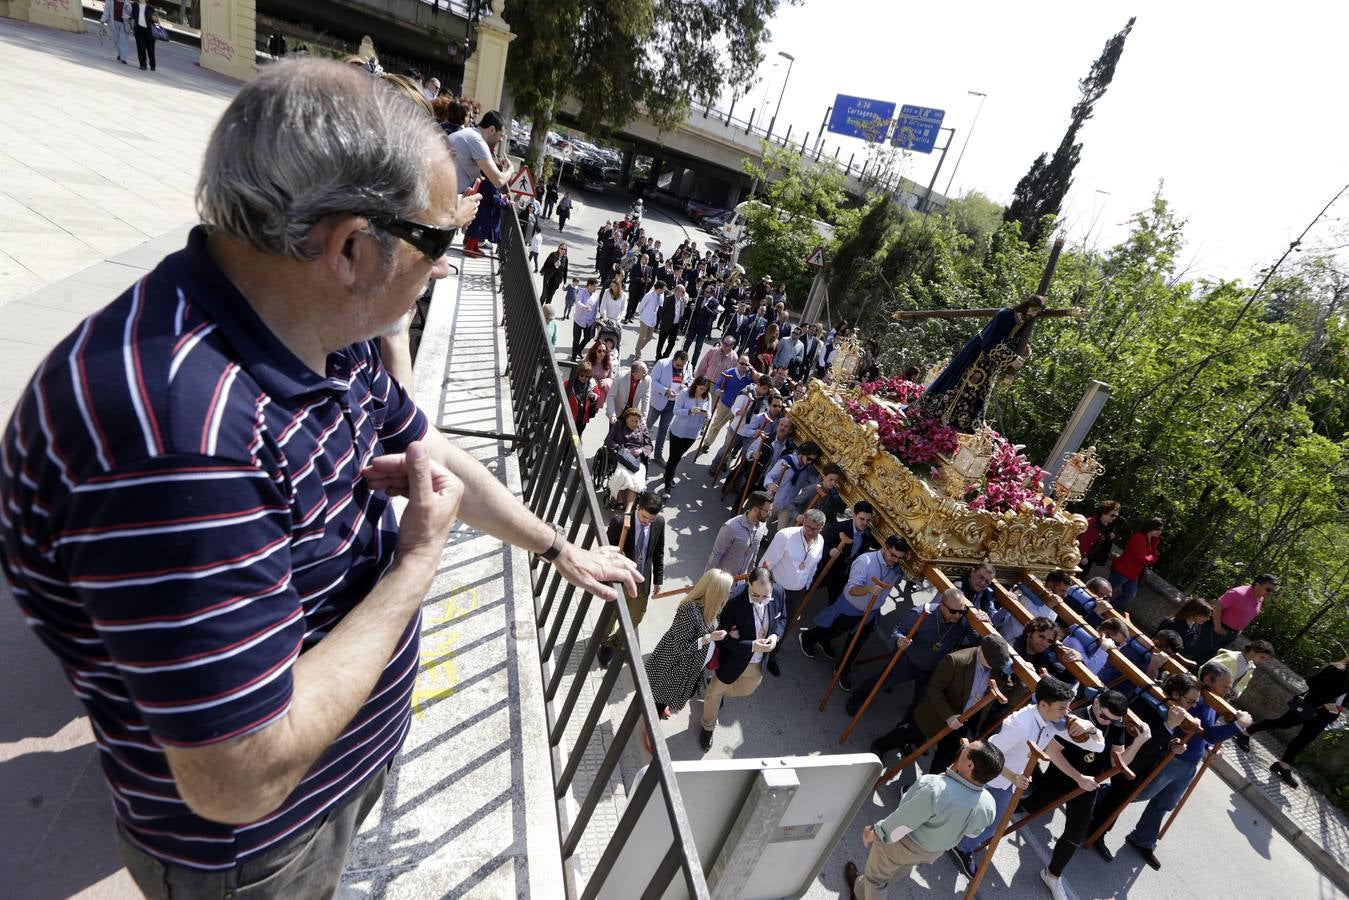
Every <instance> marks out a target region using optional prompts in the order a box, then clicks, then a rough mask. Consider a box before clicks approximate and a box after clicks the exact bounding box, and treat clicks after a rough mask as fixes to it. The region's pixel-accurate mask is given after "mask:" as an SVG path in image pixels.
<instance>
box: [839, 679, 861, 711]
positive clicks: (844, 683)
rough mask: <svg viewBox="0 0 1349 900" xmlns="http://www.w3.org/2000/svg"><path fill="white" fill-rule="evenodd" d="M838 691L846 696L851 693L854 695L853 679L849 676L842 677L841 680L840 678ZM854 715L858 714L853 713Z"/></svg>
mask: <svg viewBox="0 0 1349 900" xmlns="http://www.w3.org/2000/svg"><path fill="white" fill-rule="evenodd" d="M838 689H839V690H840V691H842V692H843V693H845V694H851V693H852V679H851V678H849V677H848V676H847V675H844V676H842V677H841V678H839V680H838ZM853 715H857V713H853Z"/></svg>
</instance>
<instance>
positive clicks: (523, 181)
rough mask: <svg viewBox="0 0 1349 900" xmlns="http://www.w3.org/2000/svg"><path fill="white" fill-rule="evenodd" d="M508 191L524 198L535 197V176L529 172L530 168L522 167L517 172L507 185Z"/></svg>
mask: <svg viewBox="0 0 1349 900" xmlns="http://www.w3.org/2000/svg"><path fill="white" fill-rule="evenodd" d="M506 190H508V191H510V192H511V193H512V194H519V195H520V196H522V197H533V196H535V192H534V175H533V173H532V172H530V171H529V166H524V165H522V166H520V171H519V172H516V173H515V175H513V176H512V177H511V180H510V181H508V182H507V183H506Z"/></svg>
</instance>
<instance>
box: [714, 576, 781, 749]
mask: <svg viewBox="0 0 1349 900" xmlns="http://www.w3.org/2000/svg"><path fill="white" fill-rule="evenodd" d="M718 627H719V628H721V629H724V630H725V631H726V637H724V638H722V639H721V640H720V641H718V642H717V668H716V669H715V670H713V672H712V677H711V678H710V679H709V680H708V683H707V693H706V695H705V696H704V698H703V721H702V732H701V733H700V734H699V735H698V744H699V745H700V746H701V747H702V748H703V751H704V752H706V751H708V750H711V749H712V729H714V728H716V727H717V713H718V712H719V711H720V710H721V699H722V698H723V697H748V696H749V695H750V694H753V693H754V692H755V690H757V689H758V687H759V682H760V681H762V680H763V667H764V664H765V663H766V662H767V660H768V657H769V654H770V653H772V652H773V649H774V648H775V647H777V645H778V642H779V641H781V640H782V636H783V635H784V634H786V633H787V604H786V602H785V600H784V597H783V592H782V590H781V589H780V588H778V586H777V585H775V584H773V576H772V575H771V574H770V573H769V571H768V570H767V569H764V568H755V569H754V570H753V571H752V572H751V573H750V577H749V578H748V579H747V580H746V581H742V582H741V583H740V584H738V585H736V587H735V590H734V591H732V592H731V597H730V599H729V600H727V601H726V606H725V607H724V608H723V609H722V611H721V618H720V620H719V625H718Z"/></svg>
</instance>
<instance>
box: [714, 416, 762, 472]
mask: <svg viewBox="0 0 1349 900" xmlns="http://www.w3.org/2000/svg"><path fill="white" fill-rule="evenodd" d="M753 403H754V400H753V398H749V399H747V400H746V401H745V406H744V408H743V409H741V410H740V415H739V416H738V417H737V418H736V420H735V425H734V427H732V428H731V437H730V438H729V439H728V440H727V441H726V449H725V450H723V451H721V456H720V457H719V458H718V459H717V464H716V466H715V467H714V468H713V469H712V481H716V480H717V476H718V475H720V474H721V467H722V466H724V465H726V457H728V456H729V455H730V453H731V447H732V445H734V444H735V436H736V435H737V434H738V433H739V432H740V426H741V425H743V424H744V422H745V413H747V412H749V408H750V406H752V405H753ZM708 424H711V423H708Z"/></svg>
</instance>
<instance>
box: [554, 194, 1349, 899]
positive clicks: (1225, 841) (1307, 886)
mask: <svg viewBox="0 0 1349 900" xmlns="http://www.w3.org/2000/svg"><path fill="white" fill-rule="evenodd" d="M572 196H573V199H574V200H576V201H577V202H578V205H577V208H576V210H575V212H574V215H573V219H572V220H571V222H569V223H568V228H567V232H566V234H564V235H561V237H562V238H563V239H565V240H567V241H568V243H569V245H570V253H571V257H572V267H573V268H572V273H573V274H581V275H582V276H584V275H585V274H586V273H587V272H589V271H590V270H592V269H593V266H594V237H595V232H596V231H597V230H598V229H599V227H600V225H601V224H602V223H603V222H604V220H605V219H608V218H615V217H621V216H622V215H623V213H624V212H626V211H627V209H628V200H627V199H626V197H623V196H620V195H619V194H617V193H614V194H610V195H596V194H588V193H584V192H579V191H576V192H573V195H572ZM582 204H584V205H582ZM645 224H646V227H647V228H648V230H649V231H651V232H652V233H653V234H654V235H655V236H656V237H658V238H660V239H661V243H662V246H663V247H666V248H669V247H673V246H675V245H678V243H679V242H680V241H682V240H684V238H685V237H695V238H696V239H697V241H698V246H699V248H700V249H701V248H703V247H708V246H712V241H711V237H710V236H709V235H707V234H706V233H704V232H701V231H698V230H697V229H696V228H695V227H693V226H692V225H691V223H689V222H688V220H687V219H685V218H684V217H683V216H682V215H679V214H677V213H675V212H674V211H672V210H665V209H662V208H659V207H657V208H648V210H647V212H646V222H645ZM558 237H559V235H558V233H557V229H556V224H555V223H549V224H548V225H547V226H545V235H544V246H545V251H546V250H547V249H549V248H550V247H551V246H552V245H554V244H555V243H556V240H557V239H558ZM560 311H561V310H560V304H559V312H560ZM561 324H562V325H563V326H564V327H563V328H562V329H561V331H562V333H565V334H567V335H570V328H569V327H566V326H569V324H570V323H567V322H563V323H561ZM559 337H560V336H559ZM635 342H636V330H635V328H632V329H629V330H628V332H627V333H625V335H624V338H623V346H624V348H627V349H628V350H630V349H631V348H632V347H633V346H634V345H635ZM654 346H655V344H654V342H653V343H652V344H651V345H650V347H649V348H648V353H649V352H650V351H651V350H654ZM625 356H626V354H625ZM625 361H626V359H625ZM647 361H648V362H650V361H651V360H650V359H649V358H648V360H647ZM606 428H607V424H606V423H605V422H604V421H603V420H600V421H594V422H592V423H591V425H590V427H589V428H587V430H586V432H585V434H584V435H583V439H582V442H583V445H584V447H585V450H586V452H587V453H588V454H593V453H594V451H595V449H596V448H598V447H599V445H600V444H601V443H602V441H603V438H604V433H605V430H606ZM710 456H711V455H710V454H709V455H708V456H705V457H703V458H702V459H700V460H699V465H698V466H696V467H694V466H693V465H691V461H690V460H688V459H687V458H686V459H685V461H684V463H683V464H682V465H681V472H683V473H685V474H692V476H693V477H686V478H684V479H682V480H680V481H679V482H678V483H676V485H675V488H674V490H673V492H672V494H671V497H670V499H669V502H668V503H667V505H666V509H665V517H666V520H667V556H666V578H665V583H666V587H667V588H669V587H674V586H677V585H681V584H690V583H692V582H693V581H696V580H697V579H698V577H699V576H700V575H701V574H702V573H703V571H704V569H705V565H706V562H707V557H708V554H709V553H710V551H711V547H712V542H713V540H714V539H715V537H716V533H717V529H718V528H720V526H721V524H722V522H724V521H725V520H726V518H727V517H728V516H729V510H728V508H727V506H726V505H724V504H723V503H722V502H721V501H720V499H719V497H718V492H717V491H715V490H711V489H709V488H708V487H707V482H706V481H705V479H704V475H705V470H706V466H707V463H708V460H709V459H710ZM916 596H917V598H918V599H919V600H920V601H921V600H923V599H926V598H927V597H928V596H930V594H918V595H916ZM677 602H678V601H677V598H671V599H668V600H657V601H654V602H653V603H652V606H651V609H650V610H649V611H648V614H647V616H646V619H645V620H644V621H643V622H642V624H641V627H640V634H641V639H642V644H643V646H644V647H647V648H651V647H654V646H655V644H656V642H657V641H658V640H659V639H660V636H661V635H662V634H663V633H664V631H665V629H666V628H668V626H669V624H670V621H671V619H672V617H673V614H674V609H675V604H676V603H677ZM822 606H823V602H822V600H821V599H820V598H816V601H815V606H814V607H813V610H814V609H818V608H820V607H822ZM894 612H895V610H894V606H893V603H891V604H888V605H887V607H886V609H885V611H884V613H883V614H884V615H885V616H886V617H887V618H888V617H890V616H892V615H893V614H894ZM809 615H810V613H808V614H807V617H806V619H808V618H809ZM803 621H805V620H803ZM877 631H878V633H888V632H889V627H888V626H887V625H886V624H885V623H882V626H881V628H879V629H878V630H877ZM878 652H884V648H883V647H882V646H881V644H880V641H879V640H876V639H873V642H872V644H871V645H870V646H869V648H868V649H867V650H866V652H865V653H864V654H863V655H874V654H876V653H878ZM781 662H782V669H783V674H782V677H781V678H779V679H772V678H769V679H766V681H765V683H764V684H763V685H762V687H761V688H760V689H759V691H758V692H757V693H756V694H755V695H754V696H753V697H750V698H746V699H730V700H727V701H726V703H725V704H724V705H723V707H722V711H721V715H720V725H719V727H718V728H717V731H716V736H715V740H714V744H713V748H712V750H711V752H710V753H708V754H707V756H706V757H704V755H703V754H702V752H701V751H700V749H699V747H698V744H697V739H696V738H697V732H698V722H697V716H698V714H699V713H700V712H701V708H702V707H701V702H700V701H694V702H692V703H690V704H689V705H688V706H687V707H685V709H684V710H682V711H681V712H680V713H678V714H676V715H675V716H674V717H673V718H671V719H670V720H668V721H666V722H664V723H663V724H664V730H665V736H666V740H667V742H668V745H669V747H670V751H671V753H672V754H673V756H674V757H675V758H676V759H700V758H716V757H722V758H728V757H736V758H745V757H776V756H784V755H802V756H813V755H822V754H830V753H838V752H845V751H846V752H852V753H856V752H865V750H866V748H867V745H868V743H869V742H870V741H871V739H872V738H873V737H875V736H876V735H878V734H881V733H883V732H884V731H887V730H888V729H889V728H890V726H891V724H893V723H892V722H891V721H890V719H891V716H890V715H887V714H886V712H885V710H884V709H880V708H879V707H882V706H884V705H885V704H883V703H881V702H880V701H878V702H877V704H876V706H875V707H873V711H872V712H871V713H870V714H869V716H868V718H867V719H864V720H863V721H862V723H861V724H860V725H859V727H858V729H857V732H856V733H855V734H854V735H853V737H852V739H851V740H850V741H849V743H848V745H847V746H846V747H841V746H840V745H839V743H838V736H839V734H840V733H841V732H842V731H843V729H844V728H845V727H846V726H847V723H848V721H849V717H848V716H847V715H846V713H845V712H844V710H843V704H844V700H845V697H844V695H842V694H841V693H838V692H835V694H834V696H833V698H831V701H830V704H829V706H828V707H827V708H826V710H825V711H824V712H819V711H818V710H817V708H816V707H817V704H818V703H819V702H820V698H821V695H822V694H823V692H824V690H825V688H826V686H827V684H828V680H829V669H828V663H827V662H826V661H825V660H824V659H823V658H822V657H821V658H817V659H815V660H810V659H807V658H805V657H804V656H803V655H802V654H801V651H800V648H799V646H798V644H797V643H796V641H795V640H794V639H789V641H788V645H787V648H786V650H785V651H784V652H783V654H782V656H781ZM860 672H861V670H860V669H859V676H858V677H855V679H854V680H855V681H857V682H859V683H860V681H861V680H862V678H861V677H860ZM902 699H903V697H902V695H900V694H898V693H897V694H895V695H892V696H889V697H886V698H885V701H886V703H888V704H895V703H898V702H899V701H900V700H902ZM893 761H894V760H893V759H888V760H887V764H888V763H890V762H893ZM913 777H914V776H913V774H911V773H908V774H906V775H905V776H904V778H903V780H905V781H908V780H911V779H912V778H913ZM898 799H899V794H898V791H897V790H896V789H894V788H886V789H883V790H881V791H879V792H875V793H873V794H872V795H871V797H870V798H869V799H868V801H867V803H866V804H865V806H864V807H863V813H862V814H860V815H859V816H858V817H857V819H856V820H855V821H854V822H853V823H852V825H851V827H850V829H849V831H848V833H847V836H846V837H845V838H844V840H843V841H842V842H841V843H840V844H839V845H838V846H837V847H836V848H835V849H834V852H833V853H832V854H831V856H830V858H829V860H828V861H827V862H826V864H825V865H824V868H823V870H822V871H821V873H820V875H819V876H818V877H817V878H816V880H815V883H814V885H813V887H812V888H811V889H810V890H809V891H808V892H807V893H806V894H805V896H806V897H807V898H825V897H837V896H839V895H840V891H841V890H843V877H842V869H843V864H844V863H845V862H846V861H847V860H849V859H851V860H854V861H856V862H857V863H858V865H859V866H861V865H862V864H863V862H864V860H865V858H866V857H865V851H863V850H862V849H861V832H862V827H863V826H864V825H866V824H869V823H870V822H873V821H876V820H877V819H880V818H882V817H883V816H884V815H886V814H887V813H888V812H889V810H890V809H892V808H893V806H894V804H895V803H896V802H898ZM1141 812H1142V804H1135V805H1134V807H1133V808H1132V809H1130V810H1128V811H1126V813H1125V814H1124V815H1123V816H1122V817H1121V819H1120V822H1119V824H1117V825H1116V827H1115V828H1114V830H1113V831H1112V832H1111V834H1110V836H1109V838H1108V841H1109V843H1110V844H1111V846H1112V847H1113V848H1114V849H1115V850H1116V853H1117V856H1116V859H1115V862H1114V863H1110V864H1107V863H1106V862H1104V861H1103V860H1102V859H1101V858H1100V857H1099V856H1097V855H1096V853H1095V852H1093V851H1092V850H1090V849H1084V850H1083V851H1082V852H1080V853H1079V854H1078V855H1077V856H1076V857H1075V858H1074V860H1073V862H1072V865H1071V866H1070V867H1069V869H1068V870H1067V872H1066V875H1065V878H1064V882H1065V885H1066V887H1067V888H1068V893H1069V896H1070V897H1076V898H1083V900H1085V898H1109V897H1124V896H1128V897H1130V898H1140V900H1151V898H1156V900H1174V898H1176V897H1196V898H1214V897H1220V896H1223V895H1224V894H1231V895H1239V896H1240V897H1241V898H1242V900H1263V898H1271V900H1274V898H1279V900H1284V898H1298V900H1310V898H1321V897H1325V898H1329V897H1341V896H1344V895H1343V894H1342V893H1341V892H1340V891H1339V890H1338V889H1337V888H1336V887H1335V886H1334V884H1332V883H1331V882H1330V881H1329V880H1328V879H1326V878H1323V877H1321V876H1320V875H1319V873H1318V872H1317V871H1316V869H1315V868H1314V867H1313V866H1312V864H1311V863H1310V862H1309V861H1308V860H1307V859H1306V858H1305V857H1303V856H1302V855H1301V854H1300V853H1299V852H1298V851H1297V850H1296V849H1295V848H1294V847H1293V846H1292V845H1291V844H1290V843H1288V841H1286V840H1285V839H1284V838H1283V837H1282V836H1280V835H1279V834H1278V833H1276V832H1274V830H1273V829H1272V828H1271V826H1270V824H1269V822H1268V821H1267V820H1266V819H1265V818H1264V817H1263V816H1262V815H1261V814H1260V813H1259V812H1257V811H1256V810H1255V809H1254V808H1253V807H1252V806H1251V805H1250V804H1249V803H1247V802H1246V801H1245V799H1243V798H1242V797H1240V796H1238V795H1236V794H1235V793H1234V792H1233V791H1231V790H1230V789H1229V788H1228V786H1227V785H1226V784H1225V783H1224V782H1223V781H1222V780H1221V779H1219V778H1218V777H1217V776H1216V775H1213V774H1209V775H1206V776H1205V778H1204V779H1203V781H1202V782H1201V783H1200V784H1199V786H1198V787H1197V788H1196V790H1195V793H1194V795H1193V796H1192V797H1191V799H1190V801H1189V803H1188V804H1187V805H1186V807H1185V810H1184V813H1183V815H1182V817H1181V819H1180V820H1178V821H1177V824H1176V827H1175V828H1174V829H1172V830H1171V832H1170V833H1168V835H1167V837H1166V840H1165V841H1164V842H1162V844H1160V845H1159V847H1158V850H1157V855H1158V856H1159V857H1160V858H1161V861H1162V869H1161V871H1160V872H1158V871H1153V870H1151V869H1149V868H1148V867H1147V866H1146V865H1145V864H1144V863H1143V861H1142V859H1141V858H1140V857H1139V856H1138V855H1137V854H1136V853H1134V852H1133V851H1132V850H1131V849H1130V848H1128V847H1127V846H1125V845H1124V844H1123V839H1124V835H1125V834H1127V833H1128V830H1129V828H1131V827H1132V825H1133V822H1134V820H1135V819H1136V818H1137V817H1138V815H1139V814H1140V813H1141ZM1061 827H1062V816H1059V815H1056V816H1055V818H1054V820H1053V821H1052V822H1048V823H1043V824H1042V823H1036V824H1035V825H1033V826H1030V827H1028V828H1026V829H1024V830H1022V831H1021V832H1018V833H1017V834H1016V835H1014V836H1013V837H1012V838H1009V839H1008V840H1007V841H1006V842H1004V843H1003V845H1002V846H1000V847H999V849H998V851H997V854H996V858H995V860H994V862H995V865H994V867H993V868H991V869H990V871H989V873H988V875H987V876H986V877H985V880H984V883H983V885H982V887H981V890H980V894H981V896H984V897H993V896H997V897H1000V898H1002V897H1006V898H1042V897H1048V896H1049V893H1048V890H1047V889H1046V888H1045V886H1044V884H1043V883H1042V882H1041V881H1040V877H1039V872H1040V870H1041V868H1043V867H1044V866H1045V865H1046V864H1047V863H1048V860H1049V850H1050V848H1051V847H1052V840H1053V837H1054V836H1055V835H1057V834H1058V831H1059V829H1060V828H1061ZM965 887H966V880H965V878H964V876H962V875H959V874H957V872H956V869H955V867H954V866H953V865H952V864H951V863H950V862H949V861H948V860H946V859H941V860H938V861H936V862H934V863H932V864H931V865H928V866H924V867H921V868H919V869H918V870H916V871H915V872H914V873H913V875H912V876H911V878H910V879H909V880H907V881H905V882H901V883H896V884H894V885H892V886H891V888H890V894H889V896H890V897H891V898H901V897H918V896H926V895H927V893H928V891H931V890H935V891H937V892H939V893H941V894H946V895H951V894H955V893H963V892H964V890H965ZM843 896H845V897H846V896H847V895H846V893H845V894H843Z"/></svg>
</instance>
